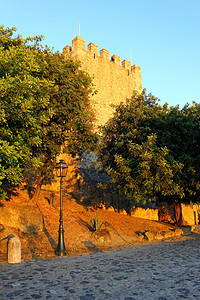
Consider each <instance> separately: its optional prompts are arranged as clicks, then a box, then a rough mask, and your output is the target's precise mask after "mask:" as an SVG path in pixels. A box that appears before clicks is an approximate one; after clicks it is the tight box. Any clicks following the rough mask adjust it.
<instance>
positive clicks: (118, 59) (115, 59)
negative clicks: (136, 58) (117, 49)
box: [111, 54, 121, 66]
mask: <svg viewBox="0 0 200 300" xmlns="http://www.w3.org/2000/svg"><path fill="white" fill-rule="evenodd" d="M111 61H114V62H115V64H116V65H118V66H121V58H120V56H118V55H116V54H114V55H113V56H112V57H111Z"/></svg>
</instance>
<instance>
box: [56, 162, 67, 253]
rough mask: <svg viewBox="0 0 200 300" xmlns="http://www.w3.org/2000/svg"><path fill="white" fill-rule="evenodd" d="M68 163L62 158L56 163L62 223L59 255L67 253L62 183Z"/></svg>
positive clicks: (58, 247) (60, 226) (57, 251)
mask: <svg viewBox="0 0 200 300" xmlns="http://www.w3.org/2000/svg"><path fill="white" fill-rule="evenodd" d="M67 168H68V167H67V165H66V163H65V162H64V161H63V160H62V159H61V160H60V161H59V163H57V164H56V170H57V176H58V177H60V220H59V222H60V225H59V230H58V232H59V235H58V246H57V250H56V254H57V255H59V256H64V255H66V249H65V243H64V232H65V231H64V229H63V212H62V183H63V177H65V176H66V175H67Z"/></svg>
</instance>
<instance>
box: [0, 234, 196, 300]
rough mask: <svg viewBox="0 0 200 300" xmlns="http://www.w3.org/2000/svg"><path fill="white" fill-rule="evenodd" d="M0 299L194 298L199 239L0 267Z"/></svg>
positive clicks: (114, 299) (2, 265) (163, 299)
mask: <svg viewBox="0 0 200 300" xmlns="http://www.w3.org/2000/svg"><path fill="white" fill-rule="evenodd" d="M0 299H1V300H2V299H3V300H5V299H20V300H23V299H82V300H84V299H86V300H91V299H101V300H102V299H113V300H117V299H127V300H128V299H145V300H148V299H155V300H156V299H159V300H165V299H200V239H199V238H197V239H194V240H186V241H179V242H161V243H156V244H149V245H145V246H141V247H136V248H127V249H123V250H119V251H113V252H110V253H100V252H98V253H96V254H93V255H87V256H78V257H59V258H55V259H51V260H35V261H30V262H25V263H22V264H13V265H11V264H0Z"/></svg>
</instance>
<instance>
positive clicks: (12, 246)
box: [8, 237, 21, 264]
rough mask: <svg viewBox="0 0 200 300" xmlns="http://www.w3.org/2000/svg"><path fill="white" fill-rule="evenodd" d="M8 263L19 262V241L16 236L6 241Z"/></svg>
mask: <svg viewBox="0 0 200 300" xmlns="http://www.w3.org/2000/svg"><path fill="white" fill-rule="evenodd" d="M8 263H9V264H16V263H21V241H20V239H19V238H18V237H12V238H11V239H10V240H9V242H8Z"/></svg>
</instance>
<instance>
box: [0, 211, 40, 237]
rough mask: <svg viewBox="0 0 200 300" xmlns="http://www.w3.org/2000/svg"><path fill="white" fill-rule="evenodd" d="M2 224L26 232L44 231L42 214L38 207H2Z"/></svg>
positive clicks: (0, 222)
mask: <svg viewBox="0 0 200 300" xmlns="http://www.w3.org/2000/svg"><path fill="white" fill-rule="evenodd" d="M0 224H1V225H3V226H4V227H7V226H10V227H13V228H17V229H19V230H21V231H24V232H32V233H35V232H37V231H38V230H43V219H42V214H41V212H40V211H39V208H38V207H37V206H36V205H20V206H17V205H16V206H14V207H13V206H6V207H0Z"/></svg>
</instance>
